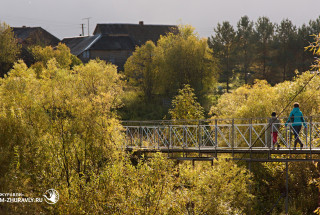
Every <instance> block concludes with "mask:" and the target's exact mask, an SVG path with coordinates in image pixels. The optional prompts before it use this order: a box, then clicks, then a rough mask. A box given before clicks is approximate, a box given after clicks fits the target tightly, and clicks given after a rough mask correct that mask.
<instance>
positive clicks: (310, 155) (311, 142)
mask: <svg viewBox="0 0 320 215" xmlns="http://www.w3.org/2000/svg"><path fill="white" fill-rule="evenodd" d="M309 126H310V140H309V142H310V143H309V144H310V159H312V145H311V144H312V116H310V125H309Z"/></svg>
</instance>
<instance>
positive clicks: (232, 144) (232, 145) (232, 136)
mask: <svg viewBox="0 0 320 215" xmlns="http://www.w3.org/2000/svg"><path fill="white" fill-rule="evenodd" d="M231 132H232V135H231V138H232V142H231V147H232V157H234V151H233V148H234V119H232V130H231Z"/></svg>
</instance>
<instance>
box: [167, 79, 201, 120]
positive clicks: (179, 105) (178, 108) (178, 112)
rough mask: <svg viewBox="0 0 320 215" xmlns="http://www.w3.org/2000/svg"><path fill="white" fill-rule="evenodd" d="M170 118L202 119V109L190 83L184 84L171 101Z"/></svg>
mask: <svg viewBox="0 0 320 215" xmlns="http://www.w3.org/2000/svg"><path fill="white" fill-rule="evenodd" d="M169 114H170V116H171V119H204V109H203V107H201V105H200V104H199V103H198V102H197V97H196V95H195V94H194V90H193V89H192V88H191V86H190V85H188V84H186V85H185V86H184V88H183V89H181V90H179V94H178V95H177V96H176V97H175V98H174V99H173V101H172V109H170V110H169Z"/></svg>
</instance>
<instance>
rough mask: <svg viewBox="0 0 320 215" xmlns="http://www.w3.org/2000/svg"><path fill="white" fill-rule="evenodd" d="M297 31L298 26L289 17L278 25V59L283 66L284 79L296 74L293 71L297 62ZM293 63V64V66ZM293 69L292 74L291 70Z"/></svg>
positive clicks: (276, 38)
mask: <svg viewBox="0 0 320 215" xmlns="http://www.w3.org/2000/svg"><path fill="white" fill-rule="evenodd" d="M296 38H297V31H296V27H295V26H294V25H293V24H292V22H291V21H290V20H288V19H285V20H282V21H281V23H280V25H278V26H277V27H276V35H275V41H276V43H277V50H278V51H277V52H278V53H277V61H278V64H279V66H280V68H282V69H281V70H282V80H283V81H285V80H286V79H287V78H288V77H290V76H291V77H292V76H294V73H293V71H294V70H295V68H294V67H293V66H295V65H296V64H295V63H294V62H295V58H294V55H295V54H294V53H295V45H296ZM291 65H293V66H291ZM290 71H291V74H289V72H290Z"/></svg>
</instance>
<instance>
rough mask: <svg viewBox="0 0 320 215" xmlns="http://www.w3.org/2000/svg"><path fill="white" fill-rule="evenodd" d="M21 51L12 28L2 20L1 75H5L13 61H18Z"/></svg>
mask: <svg viewBox="0 0 320 215" xmlns="http://www.w3.org/2000/svg"><path fill="white" fill-rule="evenodd" d="M20 51H21V46H20V45H19V44H18V40H17V39H16V38H15V37H14V33H13V31H12V29H11V28H10V27H9V26H8V25H7V24H6V23H1V22H0V76H1V77H2V76H4V74H6V73H7V72H8V71H9V70H10V68H11V67H12V65H13V63H14V62H15V61H17V59H18V56H19V54H20Z"/></svg>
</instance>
